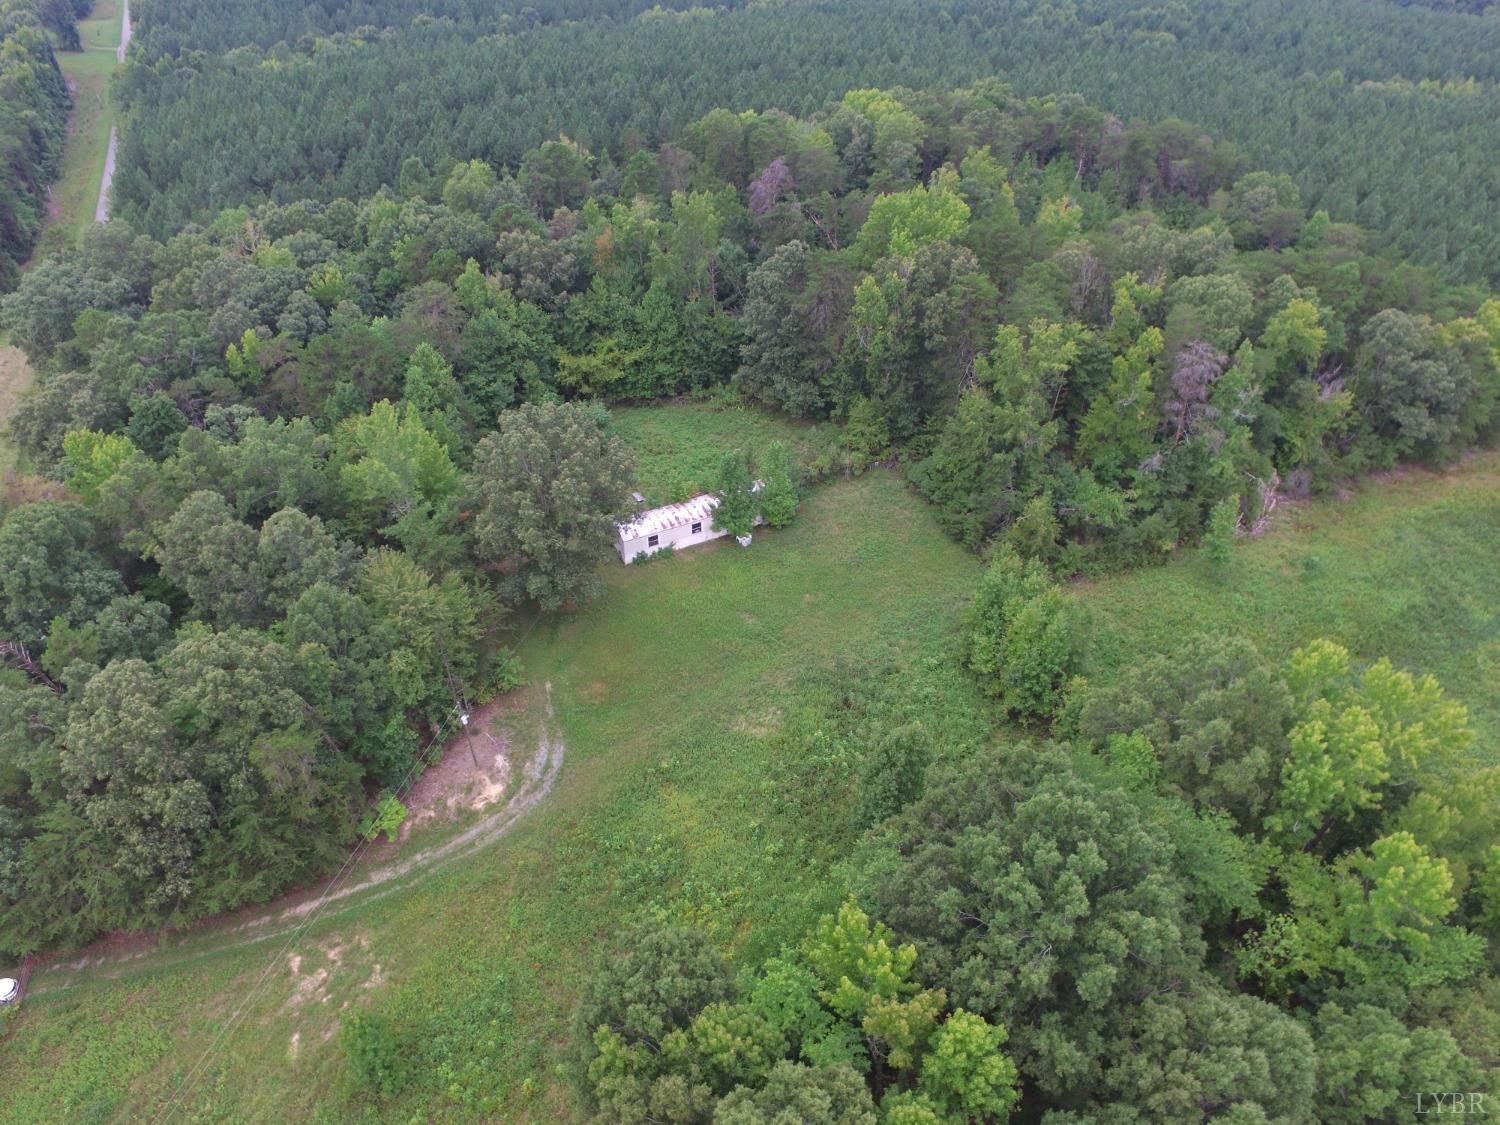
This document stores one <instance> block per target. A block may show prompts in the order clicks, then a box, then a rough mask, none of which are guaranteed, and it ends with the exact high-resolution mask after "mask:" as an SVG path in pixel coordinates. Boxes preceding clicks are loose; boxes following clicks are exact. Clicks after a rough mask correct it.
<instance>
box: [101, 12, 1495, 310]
mask: <svg viewBox="0 0 1500 1125" xmlns="http://www.w3.org/2000/svg"><path fill="white" fill-rule="evenodd" d="M423 7H424V8H425V10H426V11H427V12H430V13H431V18H429V16H428V15H426V14H422V15H418V14H417V13H416V12H415V6H414V5H413V4H412V3H411V2H410V0H371V2H368V3H365V4H353V5H347V6H331V7H330V6H327V5H324V6H316V5H314V6H308V5H303V4H301V3H293V2H292V0H261V2H260V3H256V4H248V5H243V6H241V5H233V6H231V11H230V12H227V13H226V12H221V11H219V10H218V8H219V6H217V5H206V4H202V3H187V2H183V3H167V2H163V0H154V2H153V0H147V2H146V3H143V4H142V5H141V6H140V13H139V19H138V25H139V44H140V45H139V47H138V49H137V50H136V51H135V52H134V54H133V59H134V62H133V63H132V65H131V66H130V67H129V68H127V72H126V74H125V75H124V76H123V80H122V82H121V85H120V88H119V97H120V100H121V103H122V104H123V106H124V107H125V110H126V112H127V113H128V115H129V119H130V127H129V128H128V129H127V130H126V131H125V135H124V143H123V146H122V152H121V167H120V173H119V178H118V179H117V181H116V191H117V197H118V205H119V213H120V214H121V215H123V216H125V217H127V218H129V219H130V220H132V221H133V222H135V223H137V224H139V225H141V227H142V229H144V230H147V231H149V232H150V233H151V234H153V235H154V236H155V237H158V238H161V237H165V236H166V235H168V234H170V233H172V232H173V231H175V230H176V229H177V227H178V226H180V225H181V224H182V222H184V221H185V220H188V219H196V220H199V221H206V220H207V219H209V218H211V217H212V216H213V214H215V213H216V212H217V211H218V210H219V209H220V208H222V207H225V206H231V205H238V204H240V203H245V202H254V201H258V200H265V199H270V200H275V201H277V202H290V201H292V200H295V199H299V198H304V197H312V198H318V199H322V200H325V201H327V200H331V199H334V198H337V197H341V196H342V197H348V198H357V197H363V196H366V195H369V194H371V193H373V192H374V191H376V190H377V189H378V188H379V187H380V186H381V185H382V184H390V185H392V186H394V185H395V183H396V180H397V178H398V176H399V174H400V168H401V165H402V163H403V161H405V160H406V159H407V158H409V157H412V156H415V157H418V158H420V159H422V160H423V161H424V162H425V163H426V164H427V165H428V167H435V166H436V164H437V162H438V161H440V160H442V159H444V158H446V157H454V158H458V159H469V158H479V159H483V160H485V161H487V162H490V163H492V164H495V165H496V166H497V167H498V166H508V167H510V168H512V169H514V168H515V167H516V166H517V163H518V162H519V160H520V159H521V157H522V155H523V154H524V153H525V152H527V151H528V150H530V149H531V148H534V147H535V146H536V145H538V144H540V143H541V142H542V141H544V140H546V139H548V138H551V137H555V136H557V135H558V134H559V133H563V134H566V135H567V136H569V137H571V138H573V139H574V140H576V141H578V142H579V143H580V144H582V145H584V146H585V147H586V148H588V149H589V150H590V151H591V152H592V153H594V154H596V155H597V156H599V157H601V158H603V157H605V156H608V158H609V159H610V160H611V161H613V162H614V163H615V164H616V165H623V164H624V162H625V161H626V160H627V159H628V158H629V156H630V155H631V153H633V152H634V151H635V150H636V149H637V148H639V147H641V146H642V145H648V146H654V145H658V144H660V143H662V142H665V141H669V140H671V139H673V138H674V137H675V136H676V135H677V134H678V132H679V131H680V130H681V129H682V128H683V127H685V126H686V125H687V124H689V123H690V122H692V121H694V120H696V119H697V118H699V117H701V116H702V115H703V114H704V113H706V112H707V111H708V110H710V109H712V108H714V107H717V106H725V107H729V108H731V109H734V110H737V111H738V110H743V109H756V110H769V109H781V110H784V111H786V112H789V113H792V114H796V115H806V114H809V113H811V112H814V111H816V110H818V109H820V108H822V106H823V105H824V104H825V103H826V102H827V101H828V100H830V99H833V98H838V97H840V96H842V95H843V93H844V92H845V91H847V90H849V89H854V88H859V87H867V86H878V87H892V86H897V85H901V86H906V87H910V88H913V89H923V88H952V87H954V86H956V85H959V84H963V83H967V82H971V81H974V80H977V79H980V78H984V77H988V76H995V75H998V76H1000V77H1001V78H1003V79H1004V80H1005V81H1007V82H1009V83H1010V84H1012V85H1013V87H1014V88H1015V89H1016V90H1017V92H1018V93H1021V94H1023V95H1046V94H1051V93H1058V92H1076V93H1078V94H1081V95H1082V96H1083V97H1085V98H1087V99H1089V100H1090V101H1091V102H1093V103H1095V104H1097V105H1098V106H1100V107H1102V108H1103V109H1105V110H1107V111H1108V112H1109V113H1110V114H1113V115H1115V116H1117V117H1118V118H1119V119H1120V120H1121V121H1124V122H1128V121H1130V120H1132V119H1134V118H1144V119H1147V120H1151V121H1160V120H1162V119H1163V118H1166V117H1168V116H1172V117H1179V118H1182V119H1184V120H1189V121H1192V122H1195V123H1197V124H1199V125H1202V126H1204V127H1206V128H1208V129H1210V130H1212V131H1214V133H1215V134H1216V135H1217V136H1219V137H1221V138H1223V139H1224V140H1227V141H1231V142H1233V143H1234V144H1235V146H1236V147H1237V148H1238V149H1239V151H1240V152H1241V153H1242V154H1243V155H1244V156H1245V158H1246V159H1247V161H1248V164H1249V166H1251V167H1257V168H1266V169H1268V170H1271V171H1277V172H1286V173H1287V174H1289V175H1290V176H1291V177H1292V179H1293V182H1294V183H1295V184H1296V185H1297V187H1298V189H1299V191H1300V192H1301V197H1302V202H1303V203H1304V205H1306V206H1308V207H1309V208H1311V209H1315V210H1316V209H1321V210H1326V211H1327V212H1328V213H1329V215H1330V216H1331V217H1332V218H1333V219H1335V220H1336V221H1348V222H1357V223H1359V224H1360V225H1361V226H1364V227H1366V228H1367V229H1369V230H1370V231H1372V232H1373V233H1375V234H1376V235H1377V236H1379V237H1380V238H1381V239H1383V240H1387V241H1389V243H1390V244H1391V245H1393V246H1394V248H1396V249H1397V250H1398V251H1399V252H1400V253H1402V254H1403V255H1405V256H1406V257H1408V258H1409V259H1411V260H1413V261H1416V262H1419V263H1422V264H1426V265H1431V266H1433V267H1434V268H1436V269H1437V270H1438V271H1439V273H1440V274H1441V275H1442V276H1443V277H1445V278H1447V279H1450V280H1480V279H1483V280H1488V281H1495V280H1496V279H1500V182H1497V180H1496V178H1495V175H1494V170H1493V168H1491V167H1490V166H1489V164H1488V163H1487V162H1486V161H1483V160H1476V159H1472V158H1469V157H1468V156H1466V154H1473V153H1482V152H1493V151H1496V150H1497V148H1500V93H1497V88H1496V81H1497V79H1500V19H1496V18H1495V16H1494V12H1493V9H1491V10H1489V11H1488V12H1487V13H1486V14H1484V15H1479V14H1474V13H1472V12H1471V11H1469V10H1467V9H1468V8H1469V7H1471V6H1468V5H1457V6H1455V5H1441V4H1435V5H1432V6H1427V7H1422V6H1418V7H1405V6H1400V5H1395V4H1391V3H1387V2H1385V0H1317V2H1313V0H1296V2H1294V3H1291V4H1286V3H1279V2H1272V0H1253V2H1250V3H1239V2H1231V0H1205V2H1202V3H1194V4H1181V3H1169V4H1159V5H1141V4H1138V3H1134V2H1127V0H1086V2H1083V3H1059V2H1054V0H1022V2H1018V3H1017V2H999V0H938V2H925V0H924V2H921V3H918V2H916V0H862V2H860V3H851V2H849V0H817V2H812V3H795V4H793V3H758V4H750V5H745V6H743V7H740V6H738V5H716V6H712V7H688V6H686V5H685V4H675V3H674V4H669V5H665V6H661V5H654V6H651V7H649V8H647V7H646V6H645V5H644V4H642V3H639V2H633V3H632V2H625V0H621V2H618V3H609V4H603V5H601V4H588V5H579V4H570V3H564V2H556V3H541V2H539V3H535V4H530V5H524V6H521V5H517V4H512V3H506V4H501V5H498V6H494V5H484V6H481V5H475V4H470V3H462V2H458V0H453V2H446V3H440V4H438V5H436V6H433V5H424V6H423ZM1434 8H1443V9H1448V10H1433V9H1434ZM584 9H586V11H585V10H584ZM643 9H644V10H643ZM210 12H211V13H212V18H210V16H209V13H210ZM918 112H920V108H919V109H918ZM356 122H357V123H358V124H357V127H356V126H355V123H356Z"/></svg>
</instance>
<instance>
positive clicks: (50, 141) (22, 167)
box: [0, 0, 89, 292]
mask: <svg viewBox="0 0 1500 1125" xmlns="http://www.w3.org/2000/svg"><path fill="white" fill-rule="evenodd" d="M88 9H89V3H88V0H3V2H0V292H5V291H7V290H9V289H11V288H13V287H14V285H15V282H16V275H17V269H18V267H19V266H20V264H21V263H22V262H24V261H25V260H26V259H27V257H28V256H29V255H30V253H31V248H32V246H34V245H35V244H36V240H37V237H38V236H39V235H40V234H41V231H42V225H43V223H45V222H46V219H47V201H48V197H47V187H48V185H49V184H50V183H51V182H52V181H53V179H55V178H56V176H57V170H58V166H59V165H60V163H61V161H62V151H63V141H64V140H65V139H66V137H67V132H68V110H69V109H70V108H71V107H72V104H73V102H72V98H71V97H70V96H69V94H68V87H67V84H66V82H65V81H64V80H63V75H62V71H61V70H59V69H58V66H57V59H56V57H55V56H54V55H53V53H52V49H53V43H54V41H53V37H52V36H53V35H55V36H56V37H57V43H58V44H59V45H61V46H71V47H73V48H74V49H77V47H78V30H77V28H76V27H75V26H74V19H75V17H77V16H82V15H86V14H87V12H88ZM49 32H50V33H51V34H49Z"/></svg>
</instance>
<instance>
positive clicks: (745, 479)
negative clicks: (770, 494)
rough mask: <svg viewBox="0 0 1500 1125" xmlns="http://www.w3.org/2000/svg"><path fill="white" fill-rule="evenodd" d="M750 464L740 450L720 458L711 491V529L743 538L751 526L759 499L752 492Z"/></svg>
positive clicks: (753, 523) (757, 512) (757, 495)
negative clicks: (713, 496) (713, 501)
mask: <svg viewBox="0 0 1500 1125" xmlns="http://www.w3.org/2000/svg"><path fill="white" fill-rule="evenodd" d="M752 484H753V481H752V480H751V476H750V461H749V458H748V457H746V455H745V452H744V451H743V450H736V451H735V452H733V453H726V454H725V455H724V462H723V464H722V465H720V466H719V477H718V480H717V481H716V482H715V486H714V492H715V493H716V494H717V495H718V497H719V503H718V504H717V505H716V506H715V507H714V530H715V531H727V532H729V534H731V535H735V536H738V537H739V538H741V539H743V538H744V537H745V536H747V535H749V534H750V532H751V530H752V529H753V528H754V526H755V519H756V516H758V515H759V514H760V513H759V511H758V509H759V506H760V496H759V494H758V493H755V492H752V491H751V487H752Z"/></svg>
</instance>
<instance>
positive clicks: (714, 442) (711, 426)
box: [612, 402, 817, 505]
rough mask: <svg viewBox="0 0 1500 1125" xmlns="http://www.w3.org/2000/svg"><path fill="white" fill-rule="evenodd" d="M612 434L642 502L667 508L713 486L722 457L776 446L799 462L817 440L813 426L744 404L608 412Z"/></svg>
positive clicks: (809, 452) (759, 451) (691, 405)
mask: <svg viewBox="0 0 1500 1125" xmlns="http://www.w3.org/2000/svg"><path fill="white" fill-rule="evenodd" d="M612 414H613V417H614V420H615V431H616V432H617V433H618V434H619V435H620V437H621V438H623V439H624V441H625V443H626V444H627V445H629V446H630V448H631V449H632V450H633V451H634V453H635V459H636V478H637V481H638V483H639V485H640V490H641V494H642V495H643V496H645V497H646V502H647V503H648V504H653V505H658V504H672V503H676V502H678V501H680V500H686V499H687V498H688V497H690V496H694V495H696V494H697V493H700V492H707V491H709V490H711V489H712V488H713V487H714V482H715V480H716V479H717V478H718V475H719V467H720V465H721V464H722V463H723V460H724V455H725V454H726V453H729V452H732V451H733V450H735V449H746V450H749V451H750V452H751V454H752V455H755V456H759V455H761V454H763V453H764V452H765V450H766V447H767V446H769V445H771V443H772V442H777V441H779V442H782V443H783V444H785V445H786V446H787V447H788V448H789V449H791V450H792V452H793V453H794V454H795V455H796V456H797V458H798V460H800V461H801V462H803V463H804V464H805V463H806V462H808V461H810V460H811V458H812V453H813V451H814V449H815V445H816V440H817V430H816V429H815V428H814V427H811V426H808V425H805V424H799V423H795V422H790V421H786V420H784V419H781V418H778V417H774V416H773V415H770V414H767V413H765V412H764V411H761V410H756V409H754V408H752V407H748V406H716V405H712V404H709V403H697V402H694V403H681V404H674V405H672V406H668V407H661V406H636V407H623V408H621V409H618V410H615V411H612Z"/></svg>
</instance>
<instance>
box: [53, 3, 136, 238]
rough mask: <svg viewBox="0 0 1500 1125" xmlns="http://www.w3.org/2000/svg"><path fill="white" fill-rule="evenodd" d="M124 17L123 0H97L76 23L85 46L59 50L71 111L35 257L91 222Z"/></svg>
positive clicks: (106, 141)
mask: <svg viewBox="0 0 1500 1125" xmlns="http://www.w3.org/2000/svg"><path fill="white" fill-rule="evenodd" d="M122 19H123V11H122V9H121V0H98V2H97V3H96V4H95V5H94V11H93V13H92V15H90V17H89V18H88V19H86V20H82V21H80V22H79V24H78V37H79V39H80V41H81V42H82V43H83V50H82V51H59V52H58V53H57V62H58V65H59V66H60V67H61V68H62V71H63V75H64V76H65V77H66V78H67V80H68V84H69V87H70V89H71V90H72V91H73V114H72V117H71V119H70V120H69V122H68V143H67V147H66V148H65V149H64V151H63V162H62V171H61V173H60V175H59V176H58V180H57V183H55V184H54V185H53V186H52V208H51V210H52V215H51V219H50V220H49V222H48V225H47V229H46V230H45V231H44V232H43V233H42V237H41V240H40V241H39V242H38V243H37V250H36V253H35V254H34V255H33V258H32V260H33V261H35V260H36V259H38V258H40V257H43V256H45V255H46V254H49V253H52V252H54V251H56V250H58V249H60V248H61V247H63V246H68V245H71V244H73V243H74V242H76V241H77V240H78V238H79V237H80V236H81V235H82V234H83V233H84V232H85V231H86V230H88V229H89V227H90V226H92V225H93V223H94V217H95V210H96V208H97V206H98V202H99V184H100V180H101V179H102V177H103V174H104V160H105V153H106V151H107V150H108V148H109V134H110V129H111V128H112V127H113V126H114V108H113V106H111V104H110V98H109V80H110V76H111V75H112V74H114V72H115V68H116V66H117V65H118V62H117V51H118V50H119V47H120V37H121V25H122Z"/></svg>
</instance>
